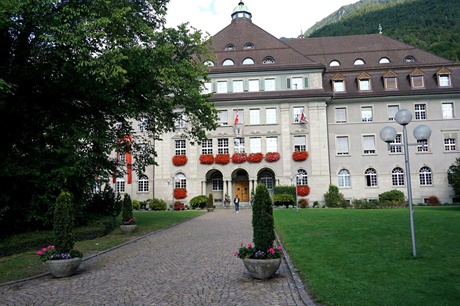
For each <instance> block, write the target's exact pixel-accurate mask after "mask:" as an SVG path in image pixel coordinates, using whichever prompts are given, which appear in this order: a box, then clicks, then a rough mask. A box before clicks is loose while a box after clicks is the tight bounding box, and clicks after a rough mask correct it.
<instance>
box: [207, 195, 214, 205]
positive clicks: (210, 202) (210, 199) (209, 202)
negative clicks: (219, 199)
mask: <svg viewBox="0 0 460 306" xmlns="http://www.w3.org/2000/svg"><path fill="white" fill-rule="evenodd" d="M206 207H208V208H213V207H214V196H213V195H212V193H210V194H209V197H208V203H207V206H206Z"/></svg>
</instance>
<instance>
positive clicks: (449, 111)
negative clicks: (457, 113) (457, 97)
mask: <svg viewBox="0 0 460 306" xmlns="http://www.w3.org/2000/svg"><path fill="white" fill-rule="evenodd" d="M442 118H443V119H453V118H454V103H443V104H442Z"/></svg>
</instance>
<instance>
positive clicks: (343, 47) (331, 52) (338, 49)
mask: <svg viewBox="0 0 460 306" xmlns="http://www.w3.org/2000/svg"><path fill="white" fill-rule="evenodd" d="M284 43H286V44H287V45H288V46H291V47H292V48H293V49H295V50H297V51H298V52H300V53H302V54H303V55H305V56H306V57H308V58H310V59H311V60H313V61H315V62H318V63H322V64H323V65H325V66H329V64H330V62H331V61H338V62H339V63H340V66H336V67H328V68H327V69H328V70H331V71H334V70H337V71H340V70H349V69H351V70H367V69H376V68H377V69H386V68H388V69H390V68H393V67H404V66H407V67H420V66H425V65H428V66H430V65H446V64H455V62H452V61H450V60H448V59H445V58H442V57H439V56H436V55H434V54H432V53H429V52H426V51H423V50H421V49H418V48H416V47H413V46H410V45H408V44H405V43H403V42H400V41H397V40H395V39H392V38H390V37H387V36H385V35H382V34H368V35H351V36H335V37H319V38H300V39H288V40H285V41H284ZM407 57H413V58H414V59H415V61H413V62H405V61H404V59H405V58H407ZM382 58H388V59H389V60H390V63H387V64H379V61H380V59H382ZM357 59H361V60H363V61H364V63H365V64H364V65H354V62H355V60H357Z"/></svg>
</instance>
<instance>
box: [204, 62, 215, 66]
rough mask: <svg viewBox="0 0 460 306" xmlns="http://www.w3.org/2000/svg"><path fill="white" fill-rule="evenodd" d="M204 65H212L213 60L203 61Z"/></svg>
mask: <svg viewBox="0 0 460 306" xmlns="http://www.w3.org/2000/svg"><path fill="white" fill-rule="evenodd" d="M204 65H205V66H207V67H214V62H213V61H206V62H204Z"/></svg>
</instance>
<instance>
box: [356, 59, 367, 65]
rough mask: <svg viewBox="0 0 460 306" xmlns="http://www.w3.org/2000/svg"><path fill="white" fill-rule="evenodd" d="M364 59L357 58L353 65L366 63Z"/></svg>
mask: <svg viewBox="0 0 460 306" xmlns="http://www.w3.org/2000/svg"><path fill="white" fill-rule="evenodd" d="M364 64H365V63H364V61H363V60H362V59H357V60H355V62H354V63H353V65H355V66H359V65H364Z"/></svg>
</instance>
